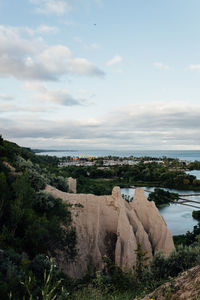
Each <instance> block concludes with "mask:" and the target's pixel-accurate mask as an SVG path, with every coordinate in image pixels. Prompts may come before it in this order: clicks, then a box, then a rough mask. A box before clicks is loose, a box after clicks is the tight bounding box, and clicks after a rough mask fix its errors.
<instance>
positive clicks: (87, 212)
mask: <svg viewBox="0 0 200 300" xmlns="http://www.w3.org/2000/svg"><path fill="white" fill-rule="evenodd" d="M45 191H46V192H47V193H51V194H52V195H54V196H55V197H59V198H61V199H62V200H63V201H64V202H65V201H66V202H68V203H71V204H73V207H72V209H71V211H72V218H73V225H74V226H75V228H76V232H77V249H78V256H77V261H75V262H71V263H70V262H67V261H66V260H65V258H64V255H63V254H62V253H59V254H58V257H57V260H58V264H59V265H60V267H61V268H62V269H63V270H64V271H65V272H67V273H68V274H69V275H71V276H73V277H81V276H82V275H83V274H84V273H85V272H86V271H87V267H88V265H91V266H92V267H95V268H96V269H98V270H101V269H102V268H103V261H102V257H103V256H105V255H106V256H108V257H110V258H111V259H112V260H113V261H114V262H115V263H116V264H118V265H119V266H120V267H121V268H123V269H130V268H132V267H133V266H134V265H135V263H136V254H135V250H136V249H137V245H138V244H141V246H142V250H143V251H145V252H146V253H147V254H146V256H147V257H148V258H149V259H150V258H152V256H153V254H154V253H155V251H157V250H162V251H163V253H164V254H165V255H168V254H169V253H170V252H171V251H172V250H173V248H174V243H173V239H172V235H171V232H170V231H169V229H168V228H167V225H166V223H165V221H164V219H163V218H162V217H161V215H160V213H159V211H158V209H157V208H156V206H155V204H154V202H149V201H148V200H147V199H146V196H145V195H144V190H143V189H142V188H139V189H136V191H135V196H134V199H133V201H132V202H131V203H127V202H126V201H125V200H124V199H123V198H122V196H121V193H120V188H119V187H115V188H114V189H113V191H112V195H110V196H95V195H91V194H69V193H64V192H61V191H59V190H57V189H55V188H53V187H51V186H47V187H46V189H45ZM75 204H81V205H82V206H83V207H78V206H77V205H76V206H75Z"/></svg>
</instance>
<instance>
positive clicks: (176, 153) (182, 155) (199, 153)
mask: <svg viewBox="0 0 200 300" xmlns="http://www.w3.org/2000/svg"><path fill="white" fill-rule="evenodd" d="M38 154H42V155H50V156H57V157H63V156H74V157H77V156H78V157H79V156H94V157H104V156H109V155H111V156H119V157H128V156H131V155H133V156H135V157H141V156H149V157H156V158H159V157H160V158H162V157H163V156H166V157H170V158H178V159H181V160H185V161H194V160H199V161H200V150H166V151H164V150H141V151H140V150H132V151H114V150H69V151H62V152H48V150H47V151H46V152H41V153H38Z"/></svg>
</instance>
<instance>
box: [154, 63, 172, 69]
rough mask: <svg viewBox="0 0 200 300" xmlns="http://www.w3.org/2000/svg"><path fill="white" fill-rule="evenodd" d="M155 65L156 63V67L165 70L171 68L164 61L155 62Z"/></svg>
mask: <svg viewBox="0 0 200 300" xmlns="http://www.w3.org/2000/svg"><path fill="white" fill-rule="evenodd" d="M153 65H154V67H156V68H157V69H160V70H164V71H169V70H170V67H169V66H167V65H165V64H163V63H162V62H154V63H153Z"/></svg>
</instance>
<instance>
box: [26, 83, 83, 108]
mask: <svg viewBox="0 0 200 300" xmlns="http://www.w3.org/2000/svg"><path fill="white" fill-rule="evenodd" d="M24 87H25V89H27V90H30V91H34V92H35V93H36V94H35V95H34V96H33V98H34V99H38V100H39V101H40V102H41V101H49V102H51V103H54V104H59V105H63V106H75V105H81V106H82V105H86V104H87V103H86V101H85V100H83V99H76V98H74V97H73V96H72V95H71V94H70V93H69V91H68V90H66V89H60V90H55V91H50V90H48V89H47V88H46V87H45V86H44V85H42V84H38V83H33V82H27V83H26V84H25V85H24Z"/></svg>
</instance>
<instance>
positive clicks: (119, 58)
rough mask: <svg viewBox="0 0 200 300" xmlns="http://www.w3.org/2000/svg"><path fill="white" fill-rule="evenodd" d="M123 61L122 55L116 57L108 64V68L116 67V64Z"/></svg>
mask: <svg viewBox="0 0 200 300" xmlns="http://www.w3.org/2000/svg"><path fill="white" fill-rule="evenodd" d="M122 60H123V58H122V57H121V56H120V55H115V56H114V57H113V58H112V59H111V60H109V61H108V62H107V64H106V65H107V66H108V67H110V66H113V65H116V64H119V63H121V62H122Z"/></svg>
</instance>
